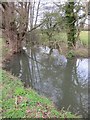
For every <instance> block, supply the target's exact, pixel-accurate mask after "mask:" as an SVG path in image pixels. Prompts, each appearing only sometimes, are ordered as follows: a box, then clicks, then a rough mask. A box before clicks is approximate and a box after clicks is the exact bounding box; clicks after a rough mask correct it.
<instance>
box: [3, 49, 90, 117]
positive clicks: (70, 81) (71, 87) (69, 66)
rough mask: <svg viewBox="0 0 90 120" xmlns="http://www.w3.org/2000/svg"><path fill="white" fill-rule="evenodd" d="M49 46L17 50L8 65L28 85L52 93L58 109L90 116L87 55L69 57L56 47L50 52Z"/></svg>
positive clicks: (48, 95) (46, 94)
mask: <svg viewBox="0 0 90 120" xmlns="http://www.w3.org/2000/svg"><path fill="white" fill-rule="evenodd" d="M48 51H49V48H48V47H47V48H43V47H39V48H36V49H34V50H29V51H24V50H23V51H22V52H21V53H20V54H15V55H14V56H13V57H12V59H11V61H10V62H7V63H6V64H5V69H7V70H8V71H10V72H11V73H12V74H13V75H15V76H18V77H19V78H21V80H22V81H23V83H24V86H25V87H32V88H34V89H36V90H37V92H38V93H39V94H42V95H45V96H47V97H49V98H50V99H51V100H52V101H53V102H54V103H55V105H56V106H57V108H58V109H62V107H64V109H65V110H67V109H68V108H69V111H71V112H73V113H77V114H79V115H82V116H83V117H87V115H88V59H72V60H70V59H66V58H65V57H64V56H63V55H60V54H59V52H58V51H57V50H55V49H54V50H53V52H52V54H51V56H49V54H48V53H49V52H48Z"/></svg>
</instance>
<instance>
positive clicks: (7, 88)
mask: <svg viewBox="0 0 90 120" xmlns="http://www.w3.org/2000/svg"><path fill="white" fill-rule="evenodd" d="M1 89H2V98H1V99H0V107H1V106H2V109H1V108H0V110H1V111H2V112H1V111H0V113H2V117H3V118H77V116H75V115H73V114H72V113H71V112H65V111H64V110H61V111H57V109H56V108H55V106H54V105H53V103H52V102H51V101H50V100H49V99H47V98H45V97H43V96H40V95H38V94H37V93H36V92H35V91H34V90H32V89H30V88H29V89H26V88H24V87H23V85H22V82H21V81H20V80H19V79H18V78H16V77H13V76H12V75H11V74H10V73H8V72H6V71H3V70H1V69H0V90H1Z"/></svg>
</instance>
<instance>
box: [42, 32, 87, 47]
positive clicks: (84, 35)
mask: <svg viewBox="0 0 90 120" xmlns="http://www.w3.org/2000/svg"><path fill="white" fill-rule="evenodd" d="M88 34H89V32H88V31H81V33H80V41H81V42H82V44H84V45H88ZM41 39H42V42H43V41H44V42H47V41H48V38H47V36H46V35H45V34H43V35H41ZM54 40H57V41H64V42H65V43H66V42H67V35H66V33H65V32H60V33H55V34H54V35H53V37H52V41H54Z"/></svg>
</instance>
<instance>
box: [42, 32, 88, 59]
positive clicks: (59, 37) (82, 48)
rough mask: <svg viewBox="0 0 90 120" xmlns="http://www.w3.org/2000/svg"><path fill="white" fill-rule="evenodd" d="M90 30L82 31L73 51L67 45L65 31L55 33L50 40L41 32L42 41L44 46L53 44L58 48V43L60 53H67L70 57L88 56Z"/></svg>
mask: <svg viewBox="0 0 90 120" xmlns="http://www.w3.org/2000/svg"><path fill="white" fill-rule="evenodd" d="M89 33H90V31H81V33H80V37H79V40H77V41H76V47H75V48H73V49H72V50H71V51H70V50H68V46H67V35H66V33H64V32H60V33H55V35H54V36H53V38H52V40H51V41H50V42H49V41H48V38H47V36H46V34H43V35H42V34H41V37H40V38H41V39H40V43H42V44H43V46H51V47H52V48H54V49H55V48H56V46H57V45H58V49H59V52H60V54H62V55H65V56H66V57H68V58H71V57H76V58H81V57H82V58H88V57H90V55H89V53H88V51H89V46H88V43H89V38H88V35H89Z"/></svg>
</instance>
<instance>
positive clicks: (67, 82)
mask: <svg viewBox="0 0 90 120" xmlns="http://www.w3.org/2000/svg"><path fill="white" fill-rule="evenodd" d="M83 85H85V86H83ZM62 91H63V99H62V105H63V106H66V108H67V107H68V105H71V106H72V107H71V109H72V111H74V112H79V114H82V115H83V117H87V105H86V104H87V101H88V100H87V98H88V97H87V94H88V92H87V86H86V83H83V81H82V82H81V79H80V77H79V76H78V74H77V68H76V60H68V61H67V66H66V69H65V76H64V79H63V84H62Z"/></svg>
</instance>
